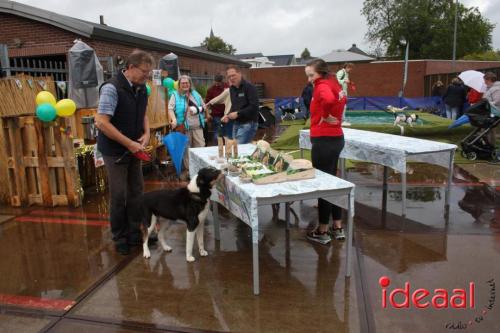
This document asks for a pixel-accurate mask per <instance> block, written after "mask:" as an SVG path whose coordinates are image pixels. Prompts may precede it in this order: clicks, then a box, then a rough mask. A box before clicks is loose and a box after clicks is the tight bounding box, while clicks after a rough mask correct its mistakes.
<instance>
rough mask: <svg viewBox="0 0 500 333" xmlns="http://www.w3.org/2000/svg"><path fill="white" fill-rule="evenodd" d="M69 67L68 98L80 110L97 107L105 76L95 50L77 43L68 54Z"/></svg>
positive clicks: (79, 42)
mask: <svg viewBox="0 0 500 333" xmlns="http://www.w3.org/2000/svg"><path fill="white" fill-rule="evenodd" d="M68 65H69V82H68V83H69V87H68V97H69V98H70V99H72V100H73V101H75V103H76V106H77V107H78V108H92V107H97V103H98V101H99V86H100V85H101V84H102V83H103V82H104V74H103V69H102V66H101V63H100V62H99V59H98V58H97V55H96V54H95V51H94V49H92V48H91V47H90V46H88V45H87V44H85V43H84V42H82V41H80V40H77V41H75V45H73V47H72V48H71V49H70V50H69V52H68Z"/></svg>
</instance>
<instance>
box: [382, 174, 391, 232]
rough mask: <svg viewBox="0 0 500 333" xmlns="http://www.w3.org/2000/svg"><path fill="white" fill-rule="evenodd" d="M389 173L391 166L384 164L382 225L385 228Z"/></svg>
mask: <svg viewBox="0 0 500 333" xmlns="http://www.w3.org/2000/svg"><path fill="white" fill-rule="evenodd" d="M388 174H389V168H388V167H386V166H385V165H384V179H383V183H382V227H383V228H385V222H386V216H387V178H388Z"/></svg>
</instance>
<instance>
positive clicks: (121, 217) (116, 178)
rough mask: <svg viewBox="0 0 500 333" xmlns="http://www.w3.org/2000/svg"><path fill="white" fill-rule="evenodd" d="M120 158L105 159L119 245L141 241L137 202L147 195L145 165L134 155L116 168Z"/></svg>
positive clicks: (112, 216)
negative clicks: (135, 203)
mask: <svg viewBox="0 0 500 333" xmlns="http://www.w3.org/2000/svg"><path fill="white" fill-rule="evenodd" d="M119 157H120V156H103V158H104V166H105V167H106V171H107V173H108V183H109V207H110V208H109V210H110V212H109V221H110V222H111V234H112V236H113V241H114V242H115V243H126V242H130V241H137V240H140V239H141V233H140V229H139V225H140V221H136V220H135V219H134V216H137V208H138V207H136V206H135V205H134V202H135V201H136V199H137V198H138V197H139V196H140V195H141V194H142V193H143V189H144V180H143V177H142V167H141V161H140V160H139V159H137V158H135V157H133V156H131V155H128V156H126V157H125V158H124V159H123V161H122V162H121V163H119V164H116V163H115V161H116V160H117V159H118V158H119Z"/></svg>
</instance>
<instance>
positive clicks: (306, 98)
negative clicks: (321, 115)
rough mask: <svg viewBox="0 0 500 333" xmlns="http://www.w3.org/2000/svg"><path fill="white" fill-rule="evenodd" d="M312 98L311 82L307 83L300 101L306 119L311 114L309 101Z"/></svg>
mask: <svg viewBox="0 0 500 333" xmlns="http://www.w3.org/2000/svg"><path fill="white" fill-rule="evenodd" d="M312 96H313V85H312V83H311V82H307V85H306V86H305V87H304V89H303V90H302V96H301V97H302V101H304V106H305V107H306V119H308V118H309V115H310V114H311V100H312Z"/></svg>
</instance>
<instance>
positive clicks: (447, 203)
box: [444, 150, 455, 216]
mask: <svg viewBox="0 0 500 333" xmlns="http://www.w3.org/2000/svg"><path fill="white" fill-rule="evenodd" d="M454 154H455V151H454V150H452V151H450V161H449V165H448V183H447V184H446V192H445V194H444V212H445V216H447V215H448V213H449V210H450V189H451V183H452V181H453V157H454Z"/></svg>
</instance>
